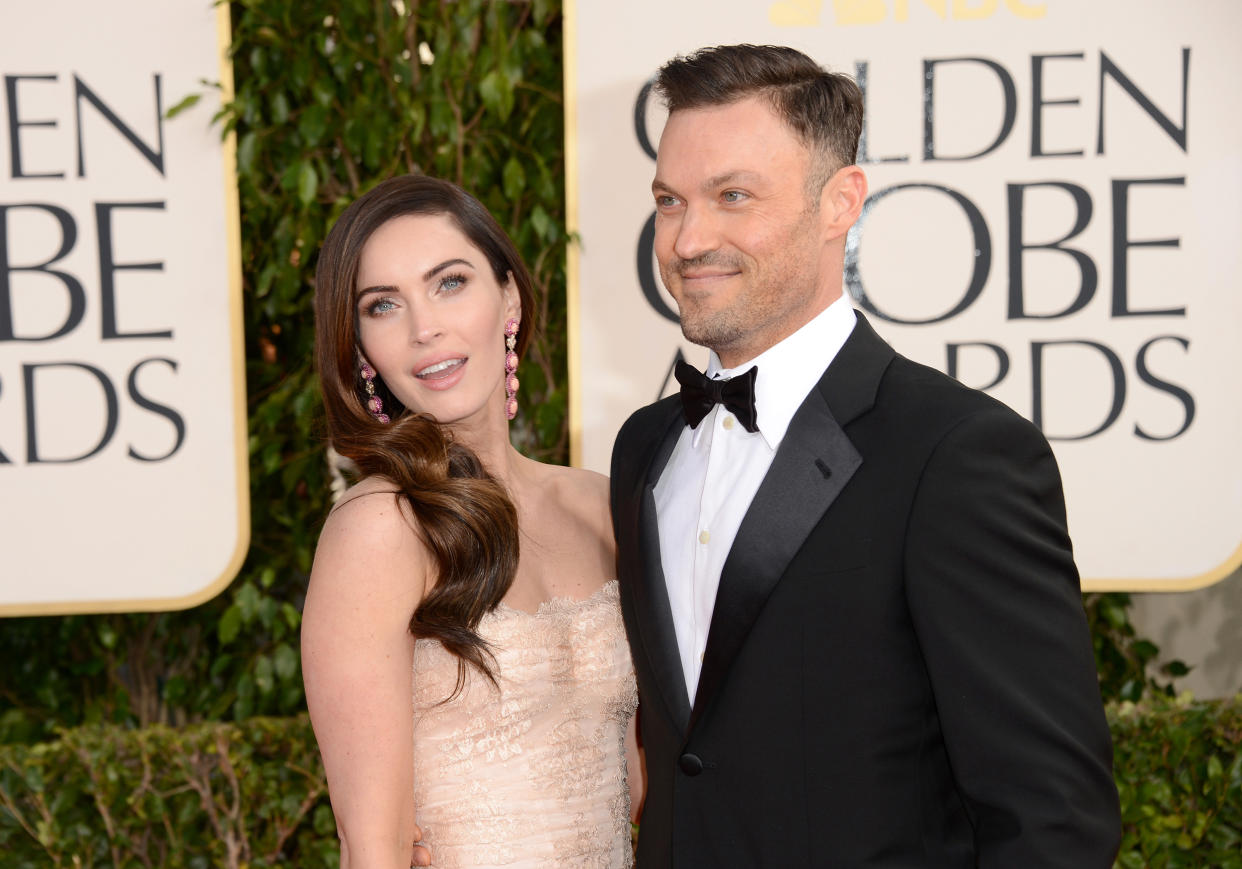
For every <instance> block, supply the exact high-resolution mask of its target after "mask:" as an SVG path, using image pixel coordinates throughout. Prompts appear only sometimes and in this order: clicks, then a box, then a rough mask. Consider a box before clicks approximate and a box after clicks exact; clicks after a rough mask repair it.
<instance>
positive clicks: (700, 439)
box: [655, 296, 857, 705]
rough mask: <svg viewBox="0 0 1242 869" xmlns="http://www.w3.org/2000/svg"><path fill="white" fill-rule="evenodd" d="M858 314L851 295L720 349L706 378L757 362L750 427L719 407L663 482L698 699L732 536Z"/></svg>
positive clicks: (679, 625)
mask: <svg viewBox="0 0 1242 869" xmlns="http://www.w3.org/2000/svg"><path fill="white" fill-rule="evenodd" d="M856 319H857V317H856V316H855V314H854V309H853V308H852V307H851V306H850V302H849V299H848V297H846V296H842V297H841V298H840V299H837V300H836V301H835V302H833V303H832V304H831V305H829V306H828V307H827V308H825V309H824V310H823V311H821V312H820V313H819V314H818V315H816V316H815V318H814V319H812V320H811V321H810V322H809V323H807V324H806V325H805V326H803V327H802V328H801V329H799V330H798V331H797V332H794V333H793V334H792V335H790V336H789V337H788V338H786V339H785V340H784V341H781V342H780V343H779V344H777V345H775V346H774V347H770V348H768V349H767V350H765V351H764V352H763V353H761V354H759V355H758V356H756V357H755V358H754V359H752V360H750V361H749V362H746V363H744V364H742V365H739V366H738V367H737V368H734V369H731V370H726V369H722V368H721V367H720V359H719V358H717V356H716V354H715V353H714V352H713V353H711V354H710V356H709V357H708V365H707V372H706V374H707V376H708V377H711V378H718V377H736V376H737V375H739V374H742V373H745V372H746V371H748V370H750V369H751V368H753V367H755V366H758V367H759V371H758V373H757V374H756V375H755V413H756V422H757V424H758V427H759V431H757V432H748V431H746V429H745V428H743V427H742V425H741V423H739V422H738V421H737V419H736V417H734V416H733V414H731V413H729V412H728V411H727V410H725V409H724V407H722V406H721V405H716V407H714V408H712V410H711V412H710V413H708V414H707V416H705V417H703V420H702V421H701V422H700V423H699V424H698V426H697V427H695V428H693V429H692V428H690V427H689V426H686V427H685V429H684V430H683V431H682V433H681V436H680V437H679V438H678V440H677V445H676V446H675V447H674V448H673V452H672V455H670V456H669V460H668V464H667V465H666V466H665V468H664V471H663V473H662V474H661V475H660V480H659V482H658V483H656V487H655V502H656V516H657V520H658V525H659V529H660V563H661V566H662V567H663V568H664V581H665V582H666V583H667V585H668V600H669V604H670V606H671V607H672V612H673V625H674V627H675V628H676V631H677V648H678V651H679V652H680V654H681V667H682V672H683V673H684V674H685V677H686V690H687V692H688V693H689V696H690V703H691V705H693V704H694V695H695V693H696V691H697V689H698V684H699V671H700V669H701V668H702V666H703V650H704V649H705V648H706V647H707V633H708V629H709V628H710V626H711V621H712V610H713V608H714V607H715V605H716V590H717V588H719V586H720V572H721V570H722V569H723V568H724V563H725V559H726V558H727V557H728V555H729V549H730V548H731V547H732V546H733V538H734V537H736V536H737V529H738V527H739V526H740V525H741V524H742V518H743V517H744V516H745V515H746V511H747V510H748V509H749V508H750V502H751V501H752V500H753V499H754V497H755V492H757V491H758V489H759V484H760V483H761V482H762V481H763V478H764V476H765V475H766V474H767V473H768V468H770V467H771V466H772V459H773V457H774V456H775V455H776V449H777V447H779V446H780V445H781V440H782V439H783V438H784V437H785V432H786V431H787V430H788V429H789V423H790V422H791V421H792V420H793V416H794V413H795V412H796V411H797V410H798V408H799V407H801V406H802V402H803V401H804V400H805V399H806V397H807V395H808V394H809V393H810V391H811V389H812V388H814V386H815V384H816V383H818V382H819V379H820V378H821V377H822V376H823V374H824V369H825V368H827V367H828V365H829V363H831V362H832V360H833V359H834V358H836V355H837V351H839V350H840V349H841V345H843V344H844V343H845V340H846V339H847V338H848V337H849V336H850V332H852V331H853V329H854V323H855V321H856Z"/></svg>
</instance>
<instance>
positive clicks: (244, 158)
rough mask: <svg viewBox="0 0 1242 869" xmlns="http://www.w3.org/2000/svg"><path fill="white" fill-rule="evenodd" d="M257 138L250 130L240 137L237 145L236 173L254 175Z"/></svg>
mask: <svg viewBox="0 0 1242 869" xmlns="http://www.w3.org/2000/svg"><path fill="white" fill-rule="evenodd" d="M258 143H259V137H258V135H257V134H256V133H255V132H254V131H253V130H251V131H250V132H247V133H245V134H243V135H242V137H241V139H240V140H239V141H238V143H237V171H238V172H239V173H240V174H241V175H252V174H254V157H255V150H256V149H257V147H258Z"/></svg>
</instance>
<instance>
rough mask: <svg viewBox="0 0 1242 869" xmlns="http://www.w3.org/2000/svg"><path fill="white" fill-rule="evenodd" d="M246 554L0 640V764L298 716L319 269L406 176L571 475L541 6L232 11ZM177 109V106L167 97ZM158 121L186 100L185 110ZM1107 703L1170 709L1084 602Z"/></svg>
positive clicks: (550, 38)
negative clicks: (20, 756)
mask: <svg viewBox="0 0 1242 869" xmlns="http://www.w3.org/2000/svg"><path fill="white" fill-rule="evenodd" d="M231 12H232V21H233V40H234V41H233V47H232V53H233V59H234V76H235V84H236V92H235V98H234V99H233V101H232V102H231V103H230V104H229V105H228V106H227V107H226V108H225V109H224V111H222V112H221V114H220V116H219V117H218V118H217V119H216V122H217V124H218V125H219V127H220V128H221V129H222V131H231V132H234V133H235V134H236V136H237V143H238V149H237V152H238V154H237V155H238V183H239V187H240V198H241V230H242V247H243V283H244V299H245V325H246V336H245V346H246V360H247V361H246V381H247V390H248V396H249V435H250V436H249V450H250V477H251V505H252V506H251V509H252V515H251V528H252V543H251V548H250V552H249V555H248V558H247V559H246V562H245V564H244V566H243V568H242V571H241V573H240V575H239V576H238V578H237V580H236V581H235V582H234V583H233V584H232V585H231V586H230V587H229V588H228V590H226V591H225V592H224V593H223V594H221V595H220V596H219V597H217V598H216V599H214V600H212V601H210V602H208V603H206V604H203V605H202V606H199V607H197V608H195V609H193V610H190V611H187V612H175V613H161V614H138V615H128V614H122V615H101V616H68V617H58V618H52V617H46V618H20V619H9V620H7V621H4V622H0V659H2V660H3V662H4V666H3V668H0V744H5V743H7V744H31V743H36V742H42V741H47V740H51V739H54V738H56V736H57V735H58V734H59V733H61V732H62V730H63V729H64V728H71V727H77V726H80V725H84V724H85V725H99V724H110V725H119V726H122V727H125V728H135V727H137V728H146V727H149V726H152V725H172V726H174V727H178V726H184V725H187V724H189V723H191V722H199V721H237V722H244V721H246V720H248V719H251V718H252V717H254V716H287V715H294V714H297V713H299V712H300V711H301V710H302V708H303V694H302V682H301V672H300V662H299V654H298V643H297V637H298V628H299V622H300V618H301V616H300V612H301V606H302V600H303V595H304V593H305V588H306V579H307V575H308V573H309V569H310V563H311V557H312V554H313V550H314V544H315V539H316V536H317V534H318V530H319V527H320V523H321V521H322V517H323V516H324V514H325V513H326V510H327V508H328V504H329V497H330V496H329V474H328V467H327V463H326V460H325V441H324V437H323V429H322V423H321V417H320V404H319V398H318V395H317V394H316V388H315V378H314V372H313V370H312V364H311V363H312V358H311V357H312V354H311V347H312V340H313V339H312V316H311V293H312V276H313V272H314V263H315V252H316V249H317V245H318V243H319V241H320V240H321V239H322V238H323V236H324V234H325V231H326V229H327V227H328V226H330V225H331V222H332V221H333V219H334V218H335V217H336V215H337V214H338V213H339V212H340V211H341V209H343V208H344V206H345V205H346V204H347V203H348V202H349V201H350V200H352V199H353V198H354V197H355V196H357V195H358V194H359V193H361V192H362V191H364V190H366V189H368V188H369V187H371V186H372V185H374V184H375V183H377V182H378V181H380V180H382V179H384V178H387V177H390V176H392V175H394V174H399V173H404V172H426V173H429V174H434V175H438V176H441V177H445V178H449V179H452V180H454V181H456V182H458V183H460V184H462V185H463V186H465V187H466V188H467V189H469V190H471V191H473V192H474V193H475V194H476V195H477V196H479V198H480V199H481V200H482V201H483V202H484V204H486V205H487V206H488V207H489V208H490V209H491V210H492V212H493V213H494V214H495V215H496V216H497V218H498V219H499V220H500V222H501V223H502V225H504V226H505V227H506V228H507V229H508V230H509V232H510V233H511V234H512V236H513V237H514V240H515V241H516V242H517V245H518V247H519V249H520V250H521V252H522V254H523V255H524V256H525V258H526V260H527V262H528V263H529V264H530V265H531V268H532V272H533V275H534V278H535V282H536V284H537V289H538V291H539V298H540V300H541V305H542V310H541V311H540V317H539V319H540V322H541V323H542V324H543V327H542V330H541V333H540V334H539V335H538V336H537V337H536V340H535V342H534V344H533V345H532V348H531V352H530V354H529V358H528V361H527V362H525V363H524V365H523V369H522V372H521V374H522V393H521V403H522V410H521V413H520V415H519V417H518V420H517V424H516V426H515V428H514V439H515V441H516V442H517V444H518V445H519V447H520V448H521V449H523V450H524V451H525V452H527V453H528V454H530V455H533V456H535V457H537V458H541V459H544V460H548V461H554V462H563V461H565V460H566V458H567V451H568V443H567V430H566V387H567V384H566V365H565V335H566V330H565V273H564V263H565V245H566V242H567V239H566V232H565V207H564V163H563V158H564V147H563V116H562V101H561V99H562V98H561V94H562V80H561V75H562V68H561V10H560V3H559V2H556V0H454V2H448V0H434V2H431V0H422V2H419V0H349V2H322V0H307V2H300V3H291V2H289V0H243V2H236V3H233V4H232V6H231ZM174 96H181V95H174ZM184 97H185V99H183V100H181V102H180V103H178V105H177V106H175V107H174V108H173V109H172V110H170V112H169V115H170V119H169V121H168V122H169V123H184V122H186V121H185V118H184V117H183V118H181V119H178V117H177V115H178V114H179V111H180V109H182V108H184V107H185V106H186V105H188V104H190V103H192V102H193V101H194V100H195V99H197V96H196V95H194V94H188V95H184ZM1085 602H1086V606H1087V612H1088V616H1089V619H1090V621H1091V625H1092V631H1093V636H1094V641H1095V649H1096V657H1097V663H1098V664H1099V670H1100V679H1101V688H1102V690H1103V693H1104V695H1105V697H1106V698H1109V699H1115V700H1131V701H1134V700H1139V699H1140V698H1142V697H1144V696H1145V695H1150V694H1153V693H1155V694H1166V693H1171V690H1172V689H1171V680H1172V678H1173V677H1175V676H1177V675H1181V674H1182V673H1184V672H1185V668H1184V666H1182V665H1181V664H1180V663H1178V662H1171V663H1168V664H1165V665H1164V666H1163V667H1162V668H1156V667H1155V666H1154V665H1155V663H1156V659H1157V658H1158V649H1157V648H1156V647H1155V646H1154V645H1153V644H1151V643H1150V642H1149V641H1147V640H1144V639H1142V638H1140V637H1137V636H1136V635H1135V632H1134V629H1133V627H1132V626H1131V624H1130V620H1129V617H1128V607H1129V598H1128V597H1127V596H1126V595H1123V594H1104V595H1088V596H1087V598H1086V601H1085Z"/></svg>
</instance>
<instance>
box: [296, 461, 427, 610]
mask: <svg viewBox="0 0 1242 869" xmlns="http://www.w3.org/2000/svg"><path fill="white" fill-rule="evenodd" d="M427 563H428V557H427V551H426V547H425V546H424V545H423V543H422V540H421V538H420V537H419V535H418V525H417V520H416V519H415V518H414V514H413V510H411V508H410V505H409V502H407V501H406V500H405V498H403V497H401V496H400V494H399V493H398V491H397V488H396V486H394V485H393V484H392V483H391V482H390V481H388V480H385V479H383V478H380V477H368V478H366V479H364V480H362V481H360V482H359V483H357V484H355V485H354V486H352V487H351V488H350V489H349V490H348V491H346V492H345V494H343V495H342V496H341V498H340V500H339V501H337V503H336V504H335V505H334V506H333V507H332V510H331V512H329V514H328V518H327V520H326V521H325V522H324V525H323V530H322V531H321V532H320V535H319V545H318V547H317V548H316V551H315V563H314V567H313V568H312V570H311V584H312V587H313V586H314V585H315V584H316V582H318V583H319V584H324V583H332V584H336V583H346V584H348V585H349V586H351V588H353V589H354V590H357V591H363V590H370V591H372V592H375V593H378V594H380V595H383V596H388V595H391V596H393V597H394V598H397V599H407V598H411V597H412V599H413V600H414V601H415V602H417V601H418V600H421V599H422V595H423V592H424V591H425V588H426V570H427ZM412 580H414V581H413V582H412ZM407 602H408V601H407Z"/></svg>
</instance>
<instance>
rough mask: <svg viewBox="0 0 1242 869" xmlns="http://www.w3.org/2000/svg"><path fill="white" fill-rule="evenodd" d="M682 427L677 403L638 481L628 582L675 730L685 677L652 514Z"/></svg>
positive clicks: (682, 724)
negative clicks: (638, 565) (637, 560)
mask: <svg viewBox="0 0 1242 869" xmlns="http://www.w3.org/2000/svg"><path fill="white" fill-rule="evenodd" d="M682 428H683V424H682V419H681V412H680V407H679V406H678V411H677V413H676V415H675V416H674V417H673V418H672V419H671V420H670V422H669V426H668V429H667V431H665V433H664V436H663V438H662V439H661V440H660V441H658V445H657V447H656V450H655V452H654V454H653V457H652V461H651V464H650V465H649V466H648V469H647V474H646V477H645V479H644V480H643V483H642V491H641V495H640V501H639V514H638V542H639V550H640V552H641V558H642V571H641V573H640V575H639V576H638V577H637V578H636V580H635V581H634V582H633V583H632V587H633V595H634V607H635V611H636V613H637V616H638V619H637V622H638V626H639V633H640V634H641V637H642V644H643V648H644V649H645V650H646V652H647V659H648V660H649V661H650V662H651V669H652V671H653V672H654V674H655V679H656V682H657V683H658V684H659V686H660V693H661V695H663V698H664V703H665V705H666V706H667V707H668V710H669V713H670V714H671V715H672V717H673V721H674V723H675V724H676V726H677V729H678V732H680V733H684V732H685V731H686V724H687V722H688V721H689V720H690V696H689V694H688V693H687V691H686V677H685V674H684V673H683V672H682V668H681V655H680V653H679V652H678V649H677V633H676V630H675V628H674V627H673V611H672V608H671V607H670V606H669V601H668V585H667V584H666V582H665V578H664V566H663V562H662V561H661V558H660V529H659V524H658V522H657V516H656V504H655V485H656V483H657V482H658V481H659V479H660V473H661V472H662V471H663V470H664V466H665V465H666V464H667V463H668V457H669V455H670V454H671V453H672V452H673V447H674V446H676V444H677V438H678V437H679V436H680V434H681V431H682Z"/></svg>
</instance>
